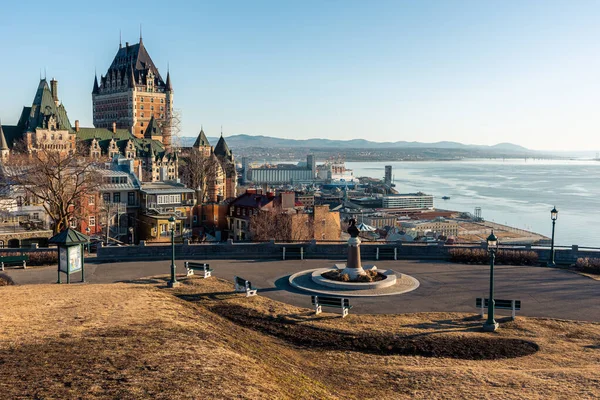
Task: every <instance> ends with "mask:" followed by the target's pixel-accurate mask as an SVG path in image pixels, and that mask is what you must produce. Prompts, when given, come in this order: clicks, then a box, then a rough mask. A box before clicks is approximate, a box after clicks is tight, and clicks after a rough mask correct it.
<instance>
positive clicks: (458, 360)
mask: <svg viewBox="0 0 600 400" xmlns="http://www.w3.org/2000/svg"><path fill="white" fill-rule="evenodd" d="M0 304H2V306H0V307H1V308H0V398H2V399H18V398H28V399H29V398H36V399H50V398H61V399H62V398H85V399H88V398H103V399H104V398H115V399H116V398H118V399H137V398H156V399H231V398H249V399H336V398H338V399H363V398H373V399H375V398H376V399H398V398H422V399H435V398H440V399H444V398H447V399H457V398H473V399H481V398H488V397H489V398H498V399H524V398H525V399H538V398H539V399H542V398H544V399H546V398H569V399H574V398H578V399H586V398H590V399H591V398H598V397H600V374H599V373H598V372H599V371H600V324H591V323H580V322H571V321H559V320H548V319H534V318H517V320H516V321H514V322H505V323H503V324H502V329H501V330H500V331H498V332H497V333H495V334H491V335H490V334H484V333H482V332H480V329H479V327H480V326H481V321H480V320H478V319H477V318H474V317H473V316H472V315H466V314H439V313H438V314H408V315H395V316H391V315H388V316H385V315H377V316H367V315H356V314H354V315H353V314H351V315H350V316H349V317H348V318H345V319H341V318H339V316H338V315H335V314H323V316H319V317H315V316H314V315H313V313H311V312H310V310H307V309H302V308H297V307H293V306H290V305H287V304H282V303H278V302H276V301H273V300H270V299H267V298H265V297H261V296H256V297H253V298H245V297H244V296H243V295H239V294H233V293H232V285H231V284H230V283H228V282H225V281H221V280H217V279H215V278H210V279H207V280H203V279H199V278H194V279H188V280H187V281H185V282H184V284H183V285H182V286H181V287H180V288H177V289H166V288H165V285H164V280H163V279H162V278H157V279H149V280H146V281H140V283H139V284H111V285H70V286H66V285H61V286H58V285H31V286H4V287H1V288H0ZM490 338H491V339H490ZM509 341H513V342H509ZM348 343H354V344H355V345H354V346H349V345H348ZM407 343H408V344H407ZM510 343H517V346H516V347H514V348H518V347H519V345H518V343H524V344H525V345H526V346H525V347H523V348H524V349H525V351H524V352H522V353H523V354H528V355H524V356H519V351H517V350H514V351H513V350H511V351H504V350H503V348H504V347H506V346H507V345H510ZM529 343H530V344H532V345H533V346H534V347H535V349H534V350H531V346H529V345H528V344H529ZM482 344H484V345H486V348H491V349H493V350H486V349H485V348H483V347H482ZM527 346H529V347H527ZM537 348H539V350H537ZM350 349H352V350H350ZM355 349H359V350H360V351H356V350H355ZM536 350H537V351H536ZM477 358H487V359H484V360H482V359H477Z"/></svg>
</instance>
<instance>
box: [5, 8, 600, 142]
mask: <svg viewBox="0 0 600 400" xmlns="http://www.w3.org/2000/svg"><path fill="white" fill-rule="evenodd" d="M31 10H37V11H36V12H37V13H38V14H37V15H38V17H37V18H38V20H39V23H35V24H28V26H27V29H23V21H30V20H31V18H32V13H31ZM140 10H141V9H140V7H139V6H138V5H136V4H133V3H132V4H128V3H122V2H111V1H108V2H105V3H103V6H102V7H97V6H95V5H91V4H87V3H85V4H82V3H80V2H76V1H74V0H68V1H63V2H61V3H60V4H52V7H48V5H47V3H41V2H39V1H35V0H34V1H32V2H29V3H10V4H6V5H3V6H2V11H3V16H4V17H5V18H3V21H4V24H3V25H1V26H0V44H1V45H2V48H3V50H4V54H5V57H4V60H5V62H4V63H2V65H1V66H0V72H1V76H2V78H0V84H1V85H2V88H3V92H4V93H9V94H10V96H2V97H1V98H0V120H1V121H2V123H3V124H14V123H16V121H17V119H18V118H19V116H20V112H21V109H22V107H23V106H28V105H30V104H31V101H32V100H33V97H34V94H35V90H36V88H37V84H38V79H39V77H40V74H42V75H44V70H45V71H46V72H45V74H46V77H47V78H48V79H50V78H53V77H54V78H56V79H57V80H58V81H59V97H60V99H61V101H63V102H64V104H65V107H66V109H67V111H68V113H69V118H70V119H71V122H72V123H73V121H74V120H75V119H79V120H80V121H81V125H82V126H92V110H91V109H92V104H91V103H92V102H91V90H92V84H93V79H94V71H97V74H98V76H99V75H101V74H105V73H106V70H107V69H108V66H109V65H110V63H111V61H112V59H113V57H114V55H115V54H116V51H117V49H118V46H119V31H120V30H121V31H122V43H123V45H124V44H125V42H129V43H132V44H133V43H137V42H138V41H139V36H140V33H139V24H140V23H142V24H143V38H144V44H145V45H146V47H147V49H148V52H149V53H150V55H151V57H152V58H153V60H154V62H155V64H156V65H157V66H158V68H159V71H160V73H161V75H162V76H163V77H165V76H166V73H167V65H169V68H170V72H171V79H172V82H173V87H174V90H175V108H176V109H178V110H180V112H181V115H182V134H183V135H184V136H188V137H194V136H195V135H197V133H198V132H199V130H200V126H201V125H203V126H204V131H205V133H206V134H207V136H218V135H219V133H220V129H221V128H220V126H221V125H223V133H224V135H225V136H231V135H235V134H250V135H264V136H271V137H281V138H289V139H310V138H326V139H333V140H351V139H359V138H363V139H368V140H371V141H378V142H396V141H409V142H412V141H417V142H424V143H434V142H439V141H452V142H459V143H463V144H474V145H495V144H498V143H512V144H516V145H520V146H523V147H526V148H529V149H532V150H543V151H553V152H557V151H585V152H593V151H597V150H600V135H599V134H598V127H599V126H600V113H598V112H597V105H598V104H600V79H599V78H598V74H597V71H598V70H600V56H599V54H600V52H599V51H598V50H600V49H599V48H598V47H599V46H598V43H597V40H596V38H597V37H598V34H599V33H600V27H599V26H598V24H597V23H596V22H597V16H598V15H600V3H598V2H596V1H585V0H582V1H579V2H576V3H573V2H568V1H543V2H542V1H526V2H522V3H481V2H474V1H457V2H439V1H422V2H418V3H414V2H408V1H378V2H373V3H368V4H367V3H364V2H358V1H331V2H326V3H323V2H315V1H307V2H302V3H298V4H294V3H281V2H269V1H262V2H258V3H246V2H236V1H231V2H227V3H224V4H213V3H210V2H207V3H204V2H200V3H189V2H181V3H177V2H173V4H169V7H168V8H166V7H164V4H163V3H159V2H155V1H149V2H147V3H145V5H144V7H143V10H144V13H143V14H140ZM55 21H58V22H59V23H55ZM99 21H102V23H98V22H99ZM150 21H151V22H150ZM50 27H51V28H52V29H50ZM16 32H18V34H16ZM11 60H12V61H11ZM8 61H11V62H8ZM565 138H566V139H568V140H564V139H565Z"/></svg>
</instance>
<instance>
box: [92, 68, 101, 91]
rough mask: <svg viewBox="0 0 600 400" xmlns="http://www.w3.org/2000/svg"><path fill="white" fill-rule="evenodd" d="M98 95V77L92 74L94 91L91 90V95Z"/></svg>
mask: <svg viewBox="0 0 600 400" xmlns="http://www.w3.org/2000/svg"><path fill="white" fill-rule="evenodd" d="M98 93H100V88H99V87H98V76H97V75H96V73H95V72H94V89H93V90H92V94H98Z"/></svg>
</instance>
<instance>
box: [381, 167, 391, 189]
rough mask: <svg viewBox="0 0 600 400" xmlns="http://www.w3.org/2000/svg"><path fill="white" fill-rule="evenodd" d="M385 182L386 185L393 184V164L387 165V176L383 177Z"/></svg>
mask: <svg viewBox="0 0 600 400" xmlns="http://www.w3.org/2000/svg"><path fill="white" fill-rule="evenodd" d="M383 183H384V184H386V185H391V184H392V166H391V165H386V166H385V176H384V178H383Z"/></svg>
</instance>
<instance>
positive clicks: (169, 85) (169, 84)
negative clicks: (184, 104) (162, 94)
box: [165, 69, 173, 92]
mask: <svg viewBox="0 0 600 400" xmlns="http://www.w3.org/2000/svg"><path fill="white" fill-rule="evenodd" d="M165 90H166V91H168V92H172V91H173V86H171V72H170V71H169V70H168V69H167V82H166V83H165Z"/></svg>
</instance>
